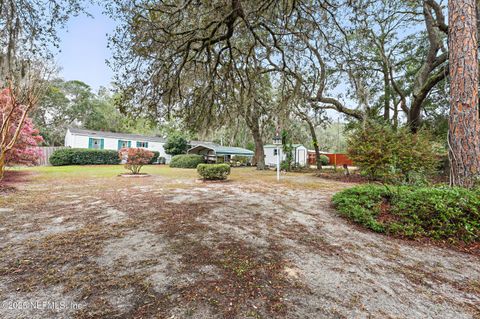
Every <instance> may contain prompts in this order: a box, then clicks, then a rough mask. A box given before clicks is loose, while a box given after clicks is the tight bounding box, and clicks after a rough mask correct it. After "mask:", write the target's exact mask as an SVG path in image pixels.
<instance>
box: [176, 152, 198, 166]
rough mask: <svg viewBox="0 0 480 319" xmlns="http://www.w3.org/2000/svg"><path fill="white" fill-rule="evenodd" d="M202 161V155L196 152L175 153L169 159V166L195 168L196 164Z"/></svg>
mask: <svg viewBox="0 0 480 319" xmlns="http://www.w3.org/2000/svg"><path fill="white" fill-rule="evenodd" d="M203 162H204V160H203V156H201V155H196V154H181V155H175V156H174V157H172V160H171V161H170V167H177V168H197V166H198V164H202V163H203Z"/></svg>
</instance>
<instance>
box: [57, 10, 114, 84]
mask: <svg viewBox="0 0 480 319" xmlns="http://www.w3.org/2000/svg"><path fill="white" fill-rule="evenodd" d="M88 12H89V13H90V14H91V15H92V17H88V16H86V15H82V16H79V17H75V18H72V19H70V20H69V22H68V23H67V25H66V28H65V29H64V30H61V31H60V32H59V37H60V49H61V52H60V53H58V54H57V56H56V63H57V65H58V66H59V67H60V68H61V69H60V72H59V75H60V77H62V78H63V79H65V80H80V81H83V82H85V83H86V84H88V85H90V86H91V87H92V88H93V89H94V90H95V91H96V90H98V88H99V87H101V86H105V87H109V86H110V82H111V81H112V78H113V71H112V70H111V69H110V68H109V67H108V66H107V64H106V62H105V60H107V59H109V58H110V57H111V52H110V50H109V49H108V48H107V44H108V36H107V34H111V33H113V31H114V29H115V26H116V23H115V21H113V20H112V19H110V18H109V17H108V16H107V15H104V14H102V8H101V7H99V6H92V7H90V8H89V9H88Z"/></svg>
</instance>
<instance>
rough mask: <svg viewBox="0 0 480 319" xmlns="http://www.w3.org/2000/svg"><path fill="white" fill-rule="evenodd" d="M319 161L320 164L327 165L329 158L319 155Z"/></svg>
mask: <svg viewBox="0 0 480 319" xmlns="http://www.w3.org/2000/svg"><path fill="white" fill-rule="evenodd" d="M320 163H322V165H328V164H330V159H329V158H328V156H326V155H320Z"/></svg>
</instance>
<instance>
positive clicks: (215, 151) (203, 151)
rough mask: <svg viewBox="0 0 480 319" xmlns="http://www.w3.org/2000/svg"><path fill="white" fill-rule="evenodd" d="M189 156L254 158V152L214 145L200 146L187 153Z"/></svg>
mask: <svg viewBox="0 0 480 319" xmlns="http://www.w3.org/2000/svg"><path fill="white" fill-rule="evenodd" d="M187 153H188V154H200V155H216V156H224V155H236V156H249V157H252V156H253V155H254V152H252V151H250V150H247V149H245V148H241V147H231V146H221V145H217V144H213V143H208V144H199V145H196V146H194V147H192V148H191V149H189V150H188V151H187Z"/></svg>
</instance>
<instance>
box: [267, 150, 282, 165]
mask: <svg viewBox="0 0 480 319" xmlns="http://www.w3.org/2000/svg"><path fill="white" fill-rule="evenodd" d="M275 150H276V148H273V147H265V148H264V149H263V152H264V153H265V165H268V166H276V165H277V156H276V155H274V154H275ZM283 160H285V154H283V151H282V148H281V147H280V162H281V161H283Z"/></svg>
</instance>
